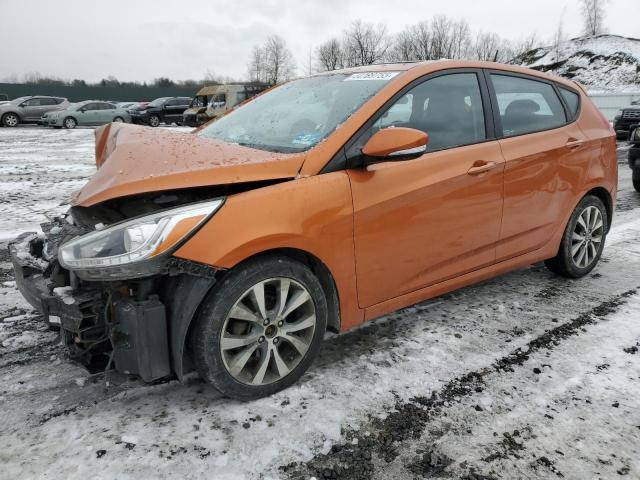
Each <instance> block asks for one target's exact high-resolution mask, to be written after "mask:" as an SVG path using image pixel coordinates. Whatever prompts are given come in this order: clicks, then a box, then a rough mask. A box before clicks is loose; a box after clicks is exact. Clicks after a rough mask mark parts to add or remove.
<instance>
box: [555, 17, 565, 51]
mask: <svg viewBox="0 0 640 480" xmlns="http://www.w3.org/2000/svg"><path fill="white" fill-rule="evenodd" d="M562 42H564V22H563V18H562V16H561V17H560V21H559V22H558V28H557V29H556V32H555V33H554V34H553V42H552V50H553V54H554V60H553V61H554V62H558V61H559V60H560V46H561V45H562Z"/></svg>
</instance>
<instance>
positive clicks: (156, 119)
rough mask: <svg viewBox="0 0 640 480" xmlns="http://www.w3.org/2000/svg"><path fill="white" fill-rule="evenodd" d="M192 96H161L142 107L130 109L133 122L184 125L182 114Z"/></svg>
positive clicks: (154, 124) (154, 125)
mask: <svg viewBox="0 0 640 480" xmlns="http://www.w3.org/2000/svg"><path fill="white" fill-rule="evenodd" d="M190 103H191V97H161V98H156V99H155V100H154V101H152V102H149V104H148V105H146V106H145V107H144V108H142V109H138V110H135V111H134V110H130V111H129V113H130V114H131V119H132V121H133V123H138V124H141V125H150V126H152V127H157V126H158V125H160V124H161V123H166V124H167V125H171V124H172V123H175V124H176V125H182V114H183V113H184V111H185V110H186V109H187V108H189V104H190Z"/></svg>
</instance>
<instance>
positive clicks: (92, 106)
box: [82, 103, 98, 112]
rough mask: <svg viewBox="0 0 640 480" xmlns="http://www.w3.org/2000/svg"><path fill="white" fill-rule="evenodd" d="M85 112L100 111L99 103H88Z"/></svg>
mask: <svg viewBox="0 0 640 480" xmlns="http://www.w3.org/2000/svg"><path fill="white" fill-rule="evenodd" d="M82 108H84V110H85V111H87V112H89V111H93V110H98V104H97V103H87V104H86V105H85V106H84V107H82Z"/></svg>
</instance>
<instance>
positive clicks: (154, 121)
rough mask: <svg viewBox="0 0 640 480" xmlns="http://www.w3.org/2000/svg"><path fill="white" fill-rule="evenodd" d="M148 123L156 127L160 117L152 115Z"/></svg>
mask: <svg viewBox="0 0 640 480" xmlns="http://www.w3.org/2000/svg"><path fill="white" fill-rule="evenodd" d="M149 125H151V126H152V127H157V126H158V125H160V119H159V118H158V117H156V116H155V115H152V116H151V117H150V118H149Z"/></svg>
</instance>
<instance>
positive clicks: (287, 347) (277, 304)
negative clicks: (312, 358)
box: [220, 277, 316, 386]
mask: <svg viewBox="0 0 640 480" xmlns="http://www.w3.org/2000/svg"><path fill="white" fill-rule="evenodd" d="M315 328H316V309H315V305H314V302H313V299H312V298H311V295H310V294H309V292H308V291H307V289H306V288H305V287H304V286H303V285H301V284H300V283H298V282H296V281H295V280H292V279H290V278H283V277H277V278H270V279H267V280H263V281H261V282H259V283H257V284H256V285H254V286H253V287H251V288H249V289H248V290H247V291H246V292H244V294H242V296H241V297H240V298H239V299H238V300H237V301H236V302H235V304H234V305H233V307H232V308H231V310H230V311H229V313H228V315H227V318H226V319H225V322H224V325H223V329H222V334H221V336H220V350H221V354H222V359H223V362H224V366H225V368H226V369H227V371H228V372H229V374H231V376H232V377H233V378H234V379H235V380H236V381H238V382H240V383H243V384H246V385H254V386H257V385H267V384H270V383H273V382H276V381H278V380H280V379H282V378H284V377H286V376H287V375H288V374H289V373H290V372H291V371H292V370H293V369H294V368H295V367H296V366H297V365H298V363H299V362H300V361H301V360H302V359H303V358H304V356H305V354H306V353H307V351H308V350H309V347H310V346H311V342H312V340H313V335H314V331H315Z"/></svg>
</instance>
